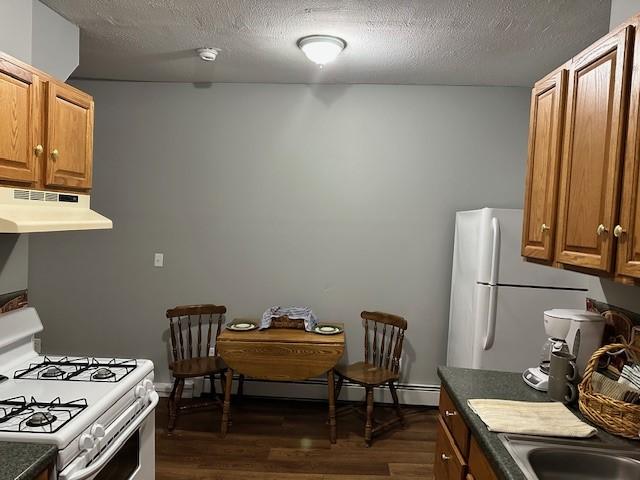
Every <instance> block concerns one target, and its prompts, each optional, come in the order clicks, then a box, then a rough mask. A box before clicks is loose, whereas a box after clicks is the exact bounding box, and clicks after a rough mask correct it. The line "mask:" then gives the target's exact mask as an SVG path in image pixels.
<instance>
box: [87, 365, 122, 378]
mask: <svg viewBox="0 0 640 480" xmlns="http://www.w3.org/2000/svg"><path fill="white" fill-rule="evenodd" d="M115 376H116V374H115V373H113V372H112V371H111V370H109V369H108V368H106V367H100V368H98V369H97V370H96V371H95V372H94V373H93V374H92V375H91V377H92V378H94V379H96V380H107V379H108V378H113V377H115Z"/></svg>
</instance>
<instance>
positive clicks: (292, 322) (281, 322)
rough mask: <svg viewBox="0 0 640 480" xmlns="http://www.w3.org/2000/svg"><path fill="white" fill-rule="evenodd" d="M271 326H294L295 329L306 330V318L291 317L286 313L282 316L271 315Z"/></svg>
mask: <svg viewBox="0 0 640 480" xmlns="http://www.w3.org/2000/svg"><path fill="white" fill-rule="evenodd" d="M271 328H293V329H295V330H304V319H302V318H289V317H287V316H286V315H283V316H282V317H271Z"/></svg>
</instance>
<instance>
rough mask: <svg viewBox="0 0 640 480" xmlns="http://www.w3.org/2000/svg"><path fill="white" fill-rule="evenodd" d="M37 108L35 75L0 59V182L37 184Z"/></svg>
mask: <svg viewBox="0 0 640 480" xmlns="http://www.w3.org/2000/svg"><path fill="white" fill-rule="evenodd" d="M39 105H40V80H39V78H38V76H37V75H35V74H33V73H31V72H29V71H28V70H25V69H24V68H22V67H20V66H18V65H16V64H14V63H12V62H11V61H9V60H7V59H5V58H2V57H0V180H6V181H9V182H11V181H15V182H24V183H33V182H35V181H36V175H37V157H38V155H39V154H41V153H42V152H41V151H40V150H36V147H37V146H38V144H39V143H40V139H39V137H40V126H41V117H40V115H41V110H40V108H39Z"/></svg>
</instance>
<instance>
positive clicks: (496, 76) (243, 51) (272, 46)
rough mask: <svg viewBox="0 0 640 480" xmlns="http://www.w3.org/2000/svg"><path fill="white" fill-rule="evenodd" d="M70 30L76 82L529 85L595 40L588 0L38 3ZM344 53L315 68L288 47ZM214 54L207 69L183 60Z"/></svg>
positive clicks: (600, 16)
mask: <svg viewBox="0 0 640 480" xmlns="http://www.w3.org/2000/svg"><path fill="white" fill-rule="evenodd" d="M42 1H43V2H44V3H45V4H47V5H48V6H50V7H51V8H53V9H54V10H56V11H57V12H59V13H60V14H62V15H63V16H64V17H66V18H68V19H69V20H71V21H72V22H73V23H76V24H77V25H79V26H80V28H81V42H80V48H81V55H80V67H79V68H78V70H76V72H75V74H74V76H76V77H91V78H106V79H120V80H152V81H181V82H275V83H390V84H449V85H461V84H462V85H520V86H529V85H531V84H532V83H533V82H534V81H535V80H536V79H538V78H539V77H540V76H542V75H543V74H545V73H546V72H548V71H549V70H551V69H553V68H554V67H556V66H558V65H559V64H561V63H562V62H564V61H565V60H567V59H569V58H570V57H571V56H573V55H574V54H575V53H577V52H578V51H580V50H581V49H582V48H584V47H585V46H587V45H589V44H590V43H591V42H592V41H593V40H595V39H597V38H598V37H600V36H601V35H603V34H604V33H606V32H607V30H608V25H609V11H610V1H600V0H591V1H585V0H573V1H569V0H564V1H563V0H465V1H461V0H456V1H445V0H441V1H437V0H431V1H429V0H412V1H410V0H404V1H403V0H398V1H392V0H42ZM314 33H321V34H332V35H337V36H339V37H342V38H344V39H345V40H346V41H347V44H348V46H347V49H346V50H345V51H344V52H343V54H342V55H341V56H340V57H338V59H337V60H336V62H334V63H333V64H330V65H328V66H326V67H325V68H324V69H320V68H319V67H317V66H315V65H313V64H312V63H311V62H309V61H308V60H307V59H306V58H305V57H304V56H303V54H302V52H300V51H299V50H298V49H297V47H296V41H297V39H298V38H300V37H302V36H305V35H309V34H314ZM198 47H215V48H217V49H219V50H220V55H219V56H218V59H217V60H216V62H215V63H205V62H202V61H201V60H200V59H198V58H197V57H196V56H195V54H194V49H196V48H198Z"/></svg>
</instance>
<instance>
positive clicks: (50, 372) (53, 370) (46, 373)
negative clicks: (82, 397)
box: [40, 366, 64, 378]
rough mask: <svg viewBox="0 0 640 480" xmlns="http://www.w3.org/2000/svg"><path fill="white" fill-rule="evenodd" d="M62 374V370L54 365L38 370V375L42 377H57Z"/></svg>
mask: <svg viewBox="0 0 640 480" xmlns="http://www.w3.org/2000/svg"><path fill="white" fill-rule="evenodd" d="M63 375H64V370H62V369H61V368H60V367H56V366H53V367H48V368H46V369H44V370H42V372H40V376H41V377H42V378H57V377H62V376H63Z"/></svg>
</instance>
